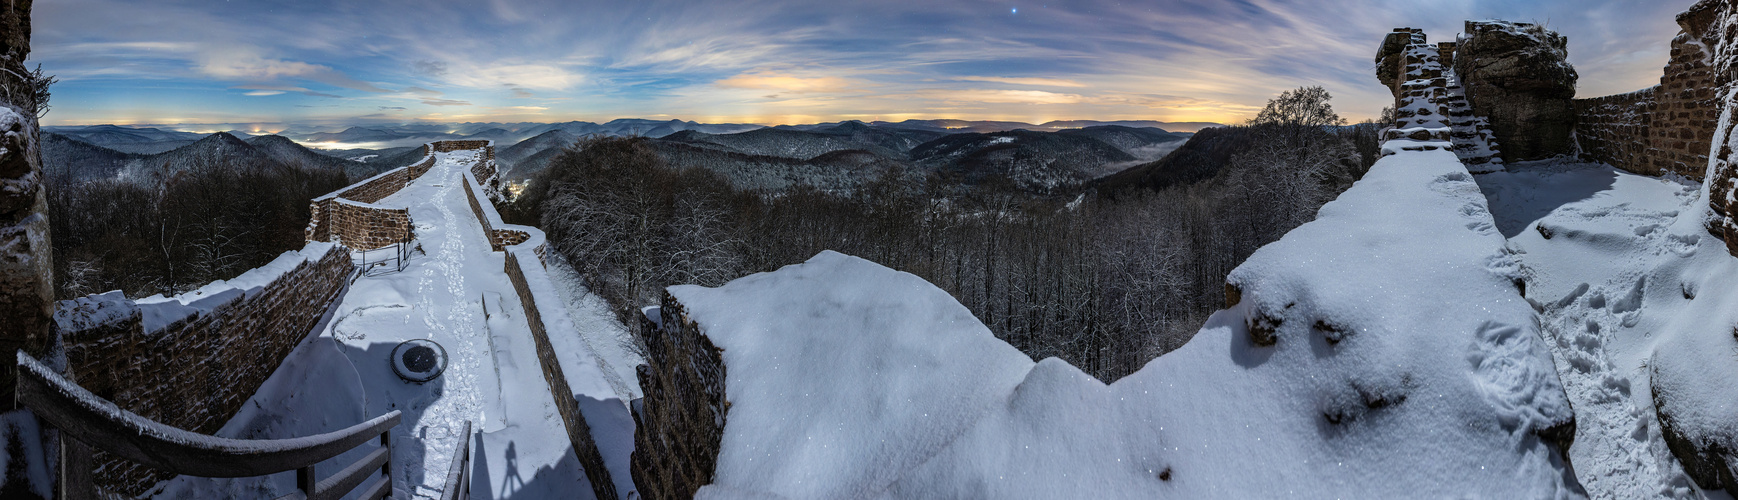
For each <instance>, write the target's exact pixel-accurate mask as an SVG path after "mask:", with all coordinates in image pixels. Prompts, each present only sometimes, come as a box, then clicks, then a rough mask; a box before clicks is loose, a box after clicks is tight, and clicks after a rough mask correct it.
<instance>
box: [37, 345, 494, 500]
mask: <svg viewBox="0 0 1738 500" xmlns="http://www.w3.org/2000/svg"><path fill="white" fill-rule="evenodd" d="M17 396H18V403H19V404H20V405H23V406H26V407H29V408H30V409H31V411H33V412H35V413H36V416H37V418H40V419H42V420H44V421H46V422H48V423H49V424H50V425H52V426H54V427H55V428H58V429H60V447H61V451H60V481H59V482H60V487H59V491H58V493H57V494H56V497H57V498H60V499H77V500H84V499H95V498H98V496H97V488H96V486H95V483H93V482H92V478H91V469H92V467H91V453H92V448H93V447H94V448H95V449H99V450H102V451H106V452H109V453H112V454H114V455H117V456H120V457H122V458H125V459H128V460H132V461H135V462H138V463H141V464H144V465H146V466H149V467H152V468H155V469H158V470H162V471H165V472H169V473H172V474H183V475H190V476H200V477H252V476H264V475H268V474H276V473H279V472H284V471H289V470H295V471H296V486H297V487H298V488H300V490H301V491H299V492H297V493H292V494H289V495H285V496H283V497H280V498H281V499H316V500H320V499H328V498H330V499H337V498H341V497H343V496H344V495H346V494H348V493H350V492H351V491H352V490H355V489H356V487H357V486H358V485H360V484H362V482H363V481H364V480H367V479H368V478H369V477H370V476H372V475H374V471H376V470H378V471H381V472H382V473H381V476H380V477H379V478H378V479H375V480H374V481H373V482H372V483H369V484H368V486H367V488H366V489H365V490H363V491H365V493H364V494H363V495H362V496H361V497H358V498H361V499H366V500H373V499H377V498H382V497H385V496H386V495H387V494H389V493H390V492H391V488H392V463H391V462H392V428H393V427H395V426H397V425H398V422H399V412H398V411H396V410H395V411H393V412H391V413H387V414H385V415H381V416H379V417H375V418H374V419H372V420H369V421H367V422H363V423H360V424H356V425H353V426H350V427H349V428H347V429H344V430H340V431H336V432H329V433H325V434H318V435H313V436H305V437H299V438H290V439H258V440H254V439H229V438H221V437H217V436H210V435H205V434H199V433H194V432H188V431H185V430H181V429H177V428H174V427H170V426H167V425H164V424H161V423H158V422H154V421H151V420H149V419H146V418H144V417H141V416H139V415H138V414H135V413H133V412H129V411H126V410H123V409H121V408H120V407H118V406H115V404H114V403H112V402H109V401H108V400H105V399H102V398H99V397H97V396H96V395H95V394H91V392H90V391H87V390H84V388H82V387H79V386H78V384H74V383H72V382H71V381H69V380H67V379H65V378H63V377H61V376H60V375H59V374H56V373H54V371H53V370H50V369H48V367H47V366H44V365H43V364H42V363H41V362H39V361H37V360H36V359H35V358H32V357H30V356H29V355H27V354H24V352H23V351H19V353H18V386H17ZM377 437H378V438H379V439H380V448H378V449H376V450H374V451H373V452H371V453H369V454H368V455H367V456H365V457H363V458H362V460H359V461H357V462H356V463H353V464H350V466H349V467H345V468H344V470H341V471H338V473H336V474H333V475H332V476H331V477H328V478H326V479H325V480H324V481H319V480H317V476H315V473H314V472H315V471H314V465H315V464H318V463H320V462H321V461H324V460H326V459H330V458H332V457H336V456H338V455H339V454H341V453H344V452H346V451H350V450H352V449H355V448H356V447H358V446H361V445H362V444H364V443H367V442H369V441H371V440H374V439H375V438H377ZM469 439H470V438H469V423H467V424H466V445H465V448H469ZM465 455H466V456H468V455H469V453H466V454H465ZM456 460H458V457H455V461H456ZM466 479H468V477H466Z"/></svg>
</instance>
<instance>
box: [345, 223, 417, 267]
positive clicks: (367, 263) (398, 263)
mask: <svg viewBox="0 0 1738 500" xmlns="http://www.w3.org/2000/svg"><path fill="white" fill-rule="evenodd" d="M413 239H414V238H412V236H411V234H410V233H405V234H404V239H403V240H400V241H399V242H397V243H393V244H391V245H387V246H383V247H380V248H375V249H372V250H357V253H361V254H362V259H361V262H359V263H357V264H356V267H357V268H359V269H361V270H362V276H369V277H373V276H380V275H384V274H392V273H396V272H401V271H404V268H405V266H408V265H410V253H411V251H412V247H411V245H410V242H411V241H412V240H413ZM371 255H372V256H374V257H376V258H377V259H378V260H370V256H371Z"/></svg>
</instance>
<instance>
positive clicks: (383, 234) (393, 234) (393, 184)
mask: <svg viewBox="0 0 1738 500" xmlns="http://www.w3.org/2000/svg"><path fill="white" fill-rule="evenodd" d="M444 142H449V141H440V142H433V143H429V144H425V145H423V147H422V148H423V151H424V155H423V159H422V160H421V161H418V162H416V163H413V164H410V165H406V166H403V167H399V168H395V169H392V170H388V171H386V172H382V173H380V174H379V175H376V176H374V177H369V178H367V179H364V180H362V181H361V182H357V183H355V184H351V185H349V186H346V187H344V188H343V189H339V190H337V191H333V192H331V193H327V194H326V195H324V196H321V197H319V198H314V199H313V200H312V201H309V202H308V212H309V215H310V217H309V219H308V227H307V228H306V229H304V230H303V232H305V233H306V235H307V240H308V241H326V242H338V243H342V244H344V245H345V246H348V247H351V248H354V249H357V250H372V249H375V248H380V247H384V246H387V245H391V244H393V243H398V242H401V241H405V240H408V239H410V237H411V226H410V211H409V210H408V209H405V208H395V207H383V206H379V205H374V202H376V201H380V200H381V199H383V198H386V197H387V196H391V195H392V194H393V193H396V192H398V190H400V189H404V186H406V185H409V184H410V183H411V181H415V180H416V179H418V178H420V177H422V175H423V174H425V173H428V170H429V168H432V167H433V166H434V162H435V157H434V153H435V151H436V150H437V149H439V148H438V147H437V146H436V145H438V144H442V143H444ZM459 142H466V141H459ZM485 142H486V141H485Z"/></svg>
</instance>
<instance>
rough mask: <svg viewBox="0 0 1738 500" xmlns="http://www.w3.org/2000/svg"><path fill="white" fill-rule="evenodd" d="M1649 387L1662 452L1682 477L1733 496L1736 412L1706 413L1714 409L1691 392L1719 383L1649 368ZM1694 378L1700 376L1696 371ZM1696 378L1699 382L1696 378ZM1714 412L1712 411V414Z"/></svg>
mask: <svg viewBox="0 0 1738 500" xmlns="http://www.w3.org/2000/svg"><path fill="white" fill-rule="evenodd" d="M1653 368H1654V369H1653V373H1652V374H1651V377H1649V380H1651V382H1652V383H1651V384H1650V387H1651V389H1652V392H1653V402H1654V416H1655V417H1656V418H1658V419H1659V423H1660V435H1661V436H1662V437H1664V438H1665V441H1666V448H1667V449H1670V450H1671V452H1672V455H1673V456H1676V457H1677V458H1678V463H1679V464H1681V465H1683V466H1684V474H1685V475H1688V476H1690V479H1691V480H1692V481H1695V482H1696V485H1697V486H1700V487H1702V489H1704V490H1719V489H1724V490H1725V491H1726V493H1727V494H1729V495H1733V496H1738V434H1734V431H1738V425H1734V422H1738V409H1731V410H1728V411H1725V412H1723V413H1724V415H1710V414H1709V413H1710V411H1711V410H1715V408H1710V407H1718V406H1719V405H1709V404H1706V402H1705V401H1697V400H1696V399H1697V398H1695V397H1694V391H1695V390H1696V389H1700V388H1702V387H1697V386H1701V385H1705V384H1720V383H1721V382H1723V381H1721V380H1708V379H1707V378H1706V377H1697V376H1694V375H1692V376H1684V375H1686V374H1685V373H1670V372H1668V373H1665V374H1663V376H1662V373H1661V370H1660V366H1659V364H1658V363H1654V364H1653ZM1695 375H1703V374H1701V373H1696V374H1695ZM1698 378H1700V380H1698ZM1715 411H1717V410H1715Z"/></svg>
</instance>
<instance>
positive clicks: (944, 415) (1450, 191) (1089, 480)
mask: <svg viewBox="0 0 1738 500" xmlns="http://www.w3.org/2000/svg"><path fill="white" fill-rule="evenodd" d="M1485 203H1486V202H1485V198H1484V196H1483V195H1481V194H1480V192H1479V189H1478V187H1477V186H1476V185H1475V184H1474V183H1473V180H1472V176H1471V175H1470V174H1468V173H1467V171H1466V169H1465V168H1464V167H1463V166H1462V165H1461V162H1460V161H1459V159H1458V158H1456V156H1455V154H1454V153H1453V152H1451V151H1448V150H1435V151H1405V150H1402V151H1397V152H1396V153H1395V154H1393V155H1390V156H1387V157H1385V158H1382V159H1381V160H1380V161H1379V162H1378V163H1377V164H1376V165H1375V167H1374V168H1373V169H1372V170H1371V171H1370V172H1369V174H1368V175H1366V176H1365V177H1364V178H1363V179H1362V180H1360V181H1359V182H1358V183H1357V184H1356V185H1355V186H1353V187H1352V188H1351V189H1350V190H1349V191H1347V192H1346V193H1344V194H1343V195H1341V196H1340V198H1339V199H1338V200H1336V201H1334V202H1332V203H1329V204H1328V205H1327V206H1325V207H1323V209H1322V210H1321V212H1320V216H1319V218H1318V219H1317V220H1315V221H1314V222H1311V223H1309V224H1305V225H1304V226H1302V227H1300V228H1298V229H1296V230H1294V231H1292V232H1291V233H1289V234H1287V235H1286V236H1285V237H1284V238H1283V239H1281V240H1280V241H1278V242H1276V243H1273V244H1271V245H1268V246H1266V247H1264V248H1262V249H1261V250H1259V251H1258V252H1256V253H1255V255H1254V256H1252V257H1251V258H1250V259H1249V260H1248V261H1247V262H1245V263H1244V264H1243V265H1242V266H1240V267H1239V268H1238V269H1237V270H1235V271H1234V272H1233V273H1232V276H1231V281H1232V283H1233V285H1235V287H1234V289H1233V290H1234V292H1235V295H1238V297H1237V298H1238V300H1239V302H1238V303H1237V304H1235V305H1233V306H1232V307H1230V308H1228V309H1226V310H1223V311H1220V312H1218V313H1215V314H1214V315H1213V316H1212V317H1211V318H1210V319H1209V320H1208V322H1207V324H1206V325H1205V326H1204V327H1203V328H1202V329H1201V331H1200V333H1198V334H1197V335H1196V336H1195V337H1194V339H1193V340H1191V341H1190V342H1189V343H1188V344H1186V345H1184V346H1183V347H1182V348H1180V349H1178V350H1177V351H1174V352H1172V353H1169V354H1166V355H1164V356H1161V357H1159V358H1157V359H1155V360H1153V361H1152V362H1150V363H1148V364H1147V366H1146V367H1144V368H1143V369H1141V370H1140V371H1138V372H1136V373H1134V374H1132V375H1129V376H1128V377H1125V378H1123V379H1121V380H1118V381H1116V382H1115V383H1112V384H1108V385H1106V384H1104V383H1101V382H1100V381H1098V380H1096V379H1094V378H1092V377H1091V376H1089V375H1087V374H1085V373H1083V372H1081V371H1080V370H1079V369H1076V368H1075V367H1073V366H1071V365H1069V364H1067V363H1065V362H1063V361H1061V360H1058V359H1046V360H1043V361H1041V362H1037V363H1034V362H1033V361H1032V360H1031V359H1029V358H1027V357H1026V356H1025V355H1023V354H1021V353H1020V352H1018V351H1016V350H1014V349H1013V348H1012V347H1010V346H1008V345H1007V344H1006V343H1004V342H1002V341H1000V340H998V339H996V338H995V337H994V336H993V335H991V332H990V331H989V330H988V329H987V328H985V327H984V326H983V325H982V324H981V323H979V322H978V321H977V320H976V319H974V318H973V317H972V316H971V315H970V314H969V312H968V311H967V310H966V309H965V308H964V307H963V306H961V305H959V303H958V302H957V301H955V300H954V299H953V298H952V297H950V296H949V295H948V294H946V293H945V292H943V291H942V290H940V289H938V288H936V287H934V286H932V285H930V284H928V283H926V282H924V281H923V280H922V279H920V278H917V277H916V276H914V275H911V274H907V273H902V272H897V271H894V270H891V269H887V268H884V267H881V266H879V265H876V264H874V263H871V262H868V261H865V260H863V259H858V258H855V257H850V256H846V255H842V254H837V253H833V252H823V253H821V254H820V255H817V256H815V257H814V258H813V259H810V260H809V261H808V262H805V263H803V264H798V265H793V266H787V267H785V268H782V269H780V270H778V271H774V272H769V273H761V274H756V275H752V276H748V277H745V278H742V279H738V280H736V281H732V282H730V283H729V284H726V285H724V286H722V287H718V288H703V287H698V286H676V287H671V288H670V289H669V296H670V298H669V301H668V302H666V305H665V306H664V307H663V308H661V309H660V316H662V317H661V318H660V319H661V322H662V325H663V327H662V328H656V330H659V331H662V332H664V334H668V333H670V332H673V331H676V330H679V329H678V328H675V327H674V326H673V325H681V324H691V325H692V329H693V330H694V331H695V332H696V334H697V335H698V336H699V338H700V339H703V340H704V341H705V342H706V343H708V344H714V345H716V348H717V349H689V351H691V352H697V353H699V354H698V355H695V356H693V357H690V358H686V359H684V358H680V357H660V356H651V358H652V359H649V362H650V364H651V366H648V367H647V368H646V369H645V371H643V372H642V373H643V374H644V373H647V372H653V373H677V372H685V371H691V370H692V368H693V367H695V366H705V360H704V357H706V356H708V355H716V356H718V359H720V360H721V361H722V366H720V367H719V369H718V370H717V373H719V374H720V375H721V378H722V381H721V382H720V383H719V385H720V387H719V389H720V390H722V391H723V396H724V397H723V398H722V402H721V404H720V405H719V406H720V407H721V408H723V409H725V411H727V414H721V415H717V416H716V417H715V418H711V419H709V418H701V417H706V416H707V415H706V414H705V413H704V412H690V413H692V415H691V416H690V417H686V419H685V420H686V422H687V423H688V424H689V425H690V427H689V429H693V428H695V427H702V428H703V427H705V426H706V425H712V424H715V425H718V426H719V427H721V429H719V431H720V434H721V438H720V439H719V441H718V444H717V452H716V467H715V471H714V472H715V475H713V477H711V478H710V479H709V481H710V483H711V484H709V485H706V486H704V487H699V485H693V486H694V487H699V490H698V492H697V493H698V496H699V497H700V498H839V497H865V496H868V497H876V496H886V497H898V498H908V497H946V498H960V497H969V498H1083V497H1090V498H1153V497H1177V498H1274V497H1300V496H1301V497H1307V498H1328V497H1355V498H1385V497H1444V496H1456V497H1459V496H1489V497H1514V498H1540V497H1547V498H1556V497H1563V496H1568V497H1573V496H1577V495H1578V494H1580V491H1581V487H1580V485H1579V484H1578V483H1577V482H1576V480H1575V478H1574V475H1573V473H1572V471H1571V470H1570V468H1569V465H1568V464H1567V463H1565V460H1564V458H1563V457H1564V454H1563V451H1562V449H1563V447H1564V446H1565V445H1566V444H1567V439H1568V438H1569V437H1570V436H1572V435H1573V431H1572V429H1573V424H1572V422H1573V420H1572V414H1571V412H1570V408H1569V407H1568V404H1567V399H1566V397H1565V395H1564V392H1563V389H1562V388H1561V385H1560V384H1559V382H1558V380H1557V372H1556V371H1555V369H1554V368H1553V366H1552V364H1551V363H1552V361H1551V358H1550V357H1549V354H1548V353H1547V352H1546V350H1545V349H1544V346H1543V345H1542V344H1541V343H1540V340H1539V332H1538V327H1537V324H1536V322H1535V317H1534V311H1533V309H1532V308H1531V306H1530V305H1529V304H1528V302H1527V301H1526V300H1525V299H1523V298H1522V297H1521V295H1520V293H1519V292H1518V290H1517V289H1516V287H1515V285H1514V278H1516V277H1517V273H1518V272H1519V271H1520V268H1519V265H1518V263H1517V261H1516V259H1515V258H1514V256H1513V255H1511V254H1510V253H1508V252H1507V251H1506V250H1505V239H1504V238H1503V236H1502V235H1501V234H1499V233H1498V231H1497V230H1496V229H1495V227H1494V224H1493V220H1492V218H1491V216H1490V215H1489V213H1488V212H1487V210H1486V207H1485ZM672 307H679V309H678V310H677V312H679V313H678V314H674V315H673V314H672V311H670V309H671V308H672ZM648 343H649V344H650V342H648ZM691 343H692V342H691ZM723 374H727V375H723ZM701 378H704V377H701ZM642 380H644V376H643V378H642ZM646 394H647V396H646V401H645V402H644V403H643V407H644V408H646V411H645V412H643V413H651V412H654V411H656V409H657V408H660V407H664V408H668V407H670V406H671V405H680V404H684V403H683V402H682V401H680V400H676V399H673V398H668V397H664V398H663V399H660V397H661V396H660V395H659V394H658V393H656V392H654V391H653V390H652V389H651V388H648V389H647V393H646ZM641 430H642V431H643V432H644V433H653V432H660V431H663V432H677V431H680V430H682V429H675V430H672V429H671V428H670V427H662V428H654V427H650V426H648V427H642V428H641ZM636 440H637V441H638V442H641V443H647V442H664V443H676V445H675V446H674V447H673V448H674V449H672V450H654V449H651V448H646V447H642V448H641V449H639V450H636V452H635V453H636V457H635V463H636V465H638V464H640V463H642V462H644V463H648V464H658V463H666V462H662V460H665V459H668V458H671V456H681V455H682V454H683V453H692V452H695V451H697V450H693V449H688V448H684V446H687V447H689V448H692V447H694V446H700V445H703V444H704V443H706V442H707V436H705V435H702V434H688V435H681V434H665V435H644V434H642V435H640V436H636ZM659 452H663V453H668V454H670V455H671V456H665V457H646V458H645V459H642V458H641V457H639V456H637V455H638V454H641V453H659ZM639 472H641V471H639V470H636V473H639ZM645 472H646V473H647V475H650V476H652V477H651V478H641V479H640V481H641V482H640V483H639V484H640V487H641V489H642V490H650V489H651V488H650V487H649V486H648V483H651V482H655V481H662V479H661V478H660V477H659V476H658V475H659V474H665V476H663V477H666V478H667V477H671V476H672V475H673V474H679V473H680V472H681V471H670V470H668V469H663V470H659V469H657V468H655V467H654V468H653V470H648V471H645ZM678 479H679V478H678ZM671 482H679V481H671ZM677 493H680V492H677Z"/></svg>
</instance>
